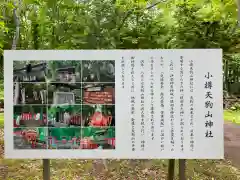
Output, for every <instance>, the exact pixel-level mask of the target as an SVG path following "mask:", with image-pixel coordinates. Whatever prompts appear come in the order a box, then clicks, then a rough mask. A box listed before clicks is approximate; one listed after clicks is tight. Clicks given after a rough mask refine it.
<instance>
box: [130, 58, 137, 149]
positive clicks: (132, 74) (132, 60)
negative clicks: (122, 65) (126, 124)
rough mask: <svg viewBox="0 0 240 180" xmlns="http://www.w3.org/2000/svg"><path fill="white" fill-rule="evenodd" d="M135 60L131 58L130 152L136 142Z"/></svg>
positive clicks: (134, 147)
mask: <svg viewBox="0 0 240 180" xmlns="http://www.w3.org/2000/svg"><path fill="white" fill-rule="evenodd" d="M134 75H135V58H134V57H131V100H130V101H131V102H130V104H131V125H132V126H131V127H132V128H131V129H132V133H131V135H132V136H131V142H132V151H135V150H136V146H135V141H136V134H135V103H136V97H135V94H134V92H135V76H134Z"/></svg>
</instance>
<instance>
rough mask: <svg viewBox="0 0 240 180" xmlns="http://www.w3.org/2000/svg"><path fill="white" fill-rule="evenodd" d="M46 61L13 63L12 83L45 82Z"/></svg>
mask: <svg viewBox="0 0 240 180" xmlns="http://www.w3.org/2000/svg"><path fill="white" fill-rule="evenodd" d="M46 73H47V62H46V61H14V62H13V82H46Z"/></svg>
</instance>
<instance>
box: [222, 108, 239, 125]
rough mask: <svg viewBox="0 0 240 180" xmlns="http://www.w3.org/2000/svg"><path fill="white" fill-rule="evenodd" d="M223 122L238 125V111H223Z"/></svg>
mask: <svg viewBox="0 0 240 180" xmlns="http://www.w3.org/2000/svg"><path fill="white" fill-rule="evenodd" d="M224 120H225V121H231V122H233V123H235V124H240V111H232V110H225V111H224Z"/></svg>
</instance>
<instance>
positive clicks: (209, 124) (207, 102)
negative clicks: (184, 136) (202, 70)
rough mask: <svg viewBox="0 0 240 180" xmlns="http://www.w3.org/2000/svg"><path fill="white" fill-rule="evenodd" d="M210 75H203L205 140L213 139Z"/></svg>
mask: <svg viewBox="0 0 240 180" xmlns="http://www.w3.org/2000/svg"><path fill="white" fill-rule="evenodd" d="M212 77H213V76H212V75H211V74H210V72H207V74H206V75H205V79H206V81H205V84H204V88H205V89H206V92H205V109H206V114H205V127H206V132H205V137H206V138H212V137H213V132H212V127H213V119H212V118H213V115H212V111H211V110H212V108H213V94H212V91H211V89H212V87H213V83H212V80H211V79H212Z"/></svg>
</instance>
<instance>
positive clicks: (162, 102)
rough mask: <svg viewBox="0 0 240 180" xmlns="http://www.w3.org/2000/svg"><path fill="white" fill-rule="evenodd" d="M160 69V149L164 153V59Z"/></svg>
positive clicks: (161, 60)
mask: <svg viewBox="0 0 240 180" xmlns="http://www.w3.org/2000/svg"><path fill="white" fill-rule="evenodd" d="M160 67H161V74H160V138H161V139H160V149H161V151H164V149H165V146H164V139H165V138H164V136H165V134H164V118H165V117H164V114H165V113H164V60H163V57H161V59H160Z"/></svg>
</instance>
